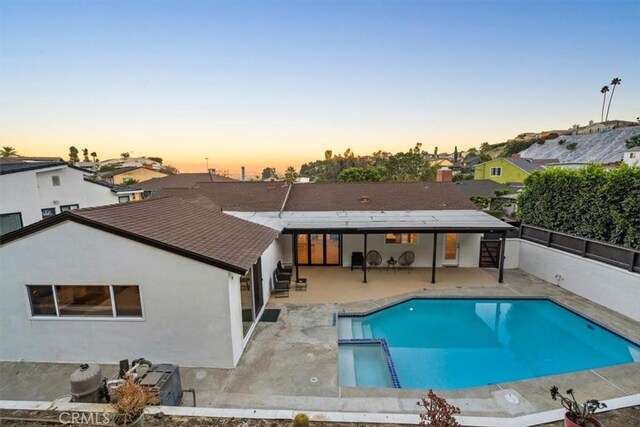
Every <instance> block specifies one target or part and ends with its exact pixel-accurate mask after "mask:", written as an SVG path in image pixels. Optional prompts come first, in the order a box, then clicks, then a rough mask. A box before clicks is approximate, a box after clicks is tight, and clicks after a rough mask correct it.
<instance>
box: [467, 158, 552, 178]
mask: <svg viewBox="0 0 640 427" xmlns="http://www.w3.org/2000/svg"><path fill="white" fill-rule="evenodd" d="M550 163H557V160H556V159H524V158H514V157H509V158H506V157H501V158H498V159H493V160H490V161H488V162H484V163H479V164H477V165H476V166H475V168H474V177H473V179H475V180H480V179H490V180H492V181H495V182H497V183H500V184H509V183H522V182H524V180H525V178H526V177H527V176H529V174H530V173H531V172H533V171H535V170H538V169H546V167H547V165H548V164H550Z"/></svg>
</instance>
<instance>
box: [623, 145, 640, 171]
mask: <svg viewBox="0 0 640 427" xmlns="http://www.w3.org/2000/svg"><path fill="white" fill-rule="evenodd" d="M622 161H623V162H624V163H626V164H628V165H629V166H639V167H640V147H633V148H629V149H628V150H626V151H625V152H624V157H623V158H622Z"/></svg>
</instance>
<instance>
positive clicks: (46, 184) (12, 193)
mask: <svg viewBox="0 0 640 427" xmlns="http://www.w3.org/2000/svg"><path fill="white" fill-rule="evenodd" d="M89 175H90V173H89V172H88V171H86V170H83V169H80V168H76V167H73V166H69V165H68V164H67V163H65V162H63V161H60V160H56V161H42V162H41V161H36V162H32V161H19V160H16V159H9V160H6V159H5V160H4V161H2V162H0V201H1V204H0V233H2V234H4V233H7V232H9V231H13V230H16V229H18V228H21V227H24V226H26V225H29V224H33V223H34V222H37V221H40V220H42V219H43V218H48V217H50V216H53V215H55V214H58V213H61V212H64V211H67V210H72V209H78V208H85V207H91V206H100V205H106V204H112V203H118V202H120V203H122V202H127V201H130V200H135V199H138V198H139V195H140V194H141V192H142V191H141V190H137V189H134V188H129V187H119V186H113V185H106V184H104V183H99V182H95V181H91V180H87V179H85V177H87V176H89Z"/></svg>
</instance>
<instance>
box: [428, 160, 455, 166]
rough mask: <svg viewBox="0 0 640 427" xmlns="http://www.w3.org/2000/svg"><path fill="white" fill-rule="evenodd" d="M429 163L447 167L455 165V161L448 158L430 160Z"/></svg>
mask: <svg viewBox="0 0 640 427" xmlns="http://www.w3.org/2000/svg"><path fill="white" fill-rule="evenodd" d="M429 164H430V165H431V166H437V167H447V168H448V167H451V166H453V162H452V161H451V160H449V159H447V158H444V159H434V160H430V161H429Z"/></svg>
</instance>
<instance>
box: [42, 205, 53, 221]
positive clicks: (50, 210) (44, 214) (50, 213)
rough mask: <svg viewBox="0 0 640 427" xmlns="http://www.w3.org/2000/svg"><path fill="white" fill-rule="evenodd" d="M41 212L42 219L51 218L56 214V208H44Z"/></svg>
mask: <svg viewBox="0 0 640 427" xmlns="http://www.w3.org/2000/svg"><path fill="white" fill-rule="evenodd" d="M41 211H42V219H45V218H51V217H52V216H54V215H55V214H56V208H44V209H42V210H41Z"/></svg>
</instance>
